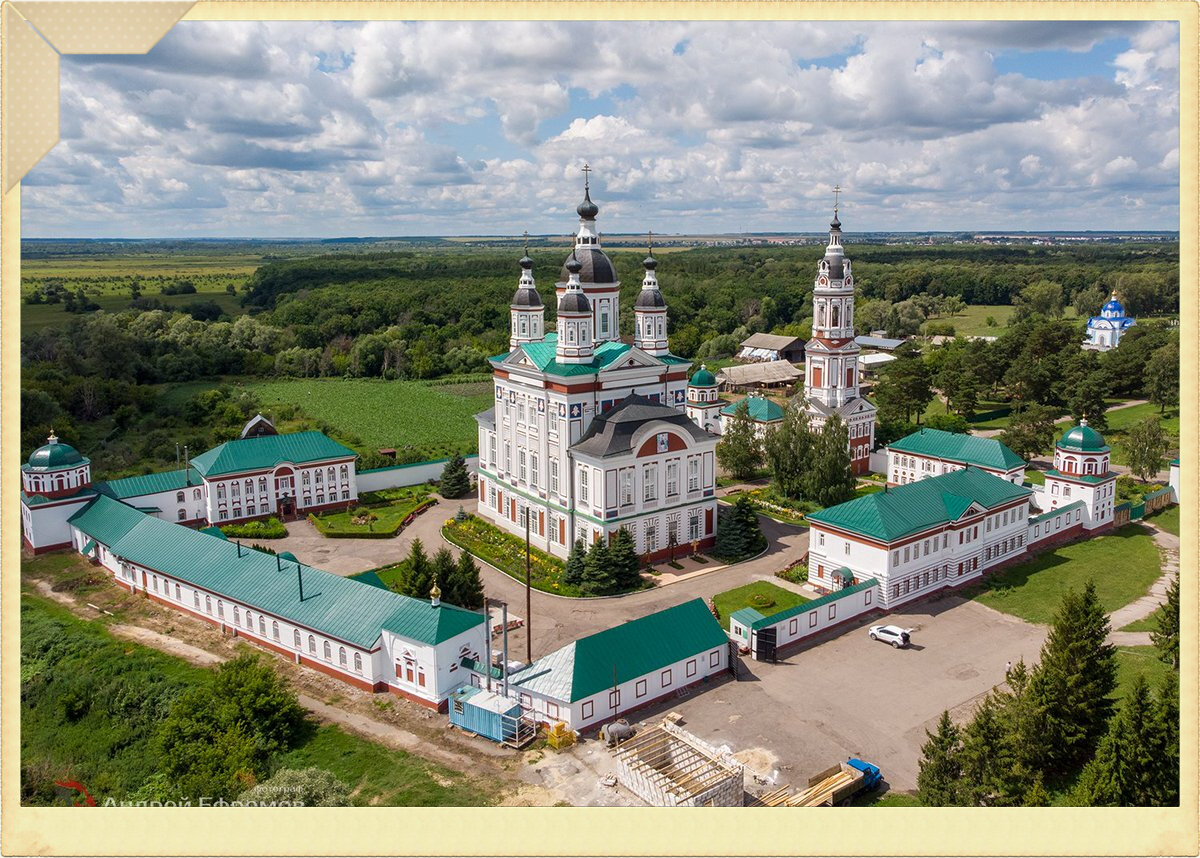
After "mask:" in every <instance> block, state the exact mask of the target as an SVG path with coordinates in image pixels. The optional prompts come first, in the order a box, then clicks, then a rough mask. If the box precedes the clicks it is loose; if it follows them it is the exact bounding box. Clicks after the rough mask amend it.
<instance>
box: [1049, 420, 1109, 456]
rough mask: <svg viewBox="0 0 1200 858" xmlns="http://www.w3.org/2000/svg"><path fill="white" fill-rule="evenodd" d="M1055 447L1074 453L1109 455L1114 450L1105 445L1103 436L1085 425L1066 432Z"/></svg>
mask: <svg viewBox="0 0 1200 858" xmlns="http://www.w3.org/2000/svg"><path fill="white" fill-rule="evenodd" d="M1055 446H1057V447H1058V449H1060V450H1067V451H1069V452H1073V453H1107V452H1108V451H1109V450H1110V449H1112V448H1111V447H1109V446H1108V445H1107V444H1105V443H1104V436H1103V435H1101V434H1100V433H1099V432H1097V431H1096V430H1095V429H1093V428H1092V427H1091V426H1085V425H1083V424H1080V425H1079V426H1076V427H1074V428H1073V429H1068V430H1067V431H1066V432H1064V433H1063V436H1062V437H1061V438H1059V439H1058V444H1056V445H1055Z"/></svg>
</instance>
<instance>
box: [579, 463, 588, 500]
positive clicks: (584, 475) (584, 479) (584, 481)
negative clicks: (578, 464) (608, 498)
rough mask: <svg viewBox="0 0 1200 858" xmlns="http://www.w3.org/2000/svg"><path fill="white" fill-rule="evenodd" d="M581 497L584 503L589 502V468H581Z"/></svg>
mask: <svg viewBox="0 0 1200 858" xmlns="http://www.w3.org/2000/svg"><path fill="white" fill-rule="evenodd" d="M579 499H580V500H581V501H583V503H588V502H589V501H588V471H587V468H580V469H579Z"/></svg>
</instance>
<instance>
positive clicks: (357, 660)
mask: <svg viewBox="0 0 1200 858" xmlns="http://www.w3.org/2000/svg"><path fill="white" fill-rule="evenodd" d="M354 672H355V673H362V654H361V653H357V652H356V653H355V654H354Z"/></svg>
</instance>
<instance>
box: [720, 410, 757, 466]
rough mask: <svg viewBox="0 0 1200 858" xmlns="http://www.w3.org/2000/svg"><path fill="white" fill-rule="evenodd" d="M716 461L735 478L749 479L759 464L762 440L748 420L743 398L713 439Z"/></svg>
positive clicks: (748, 416) (748, 414) (748, 411)
mask: <svg viewBox="0 0 1200 858" xmlns="http://www.w3.org/2000/svg"><path fill="white" fill-rule="evenodd" d="M717 461H718V462H720V463H721V467H722V468H724V469H725V470H726V471H728V472H729V475H730V476H732V477H735V478H736V479H739V480H749V479H753V478H754V477H755V476H757V475H758V469H759V468H761V467H762V463H763V451H762V440H761V439H760V438H759V437H758V432H757V430H756V428H755V425H754V421H753V420H751V419H750V403H749V401H748V400H746V399H743V400H742V401H741V402H739V403H738V404H737V406H736V407H735V408H734V411H733V418H732V419H731V420H729V421H727V422H726V423H725V429H724V431H723V432H722V434H721V440H720V441H718V442H717Z"/></svg>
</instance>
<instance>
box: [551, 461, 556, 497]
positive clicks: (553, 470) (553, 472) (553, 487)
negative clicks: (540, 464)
mask: <svg viewBox="0 0 1200 858" xmlns="http://www.w3.org/2000/svg"><path fill="white" fill-rule="evenodd" d="M550 493H551V494H555V495H556V494H558V459H551V460H550Z"/></svg>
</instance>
